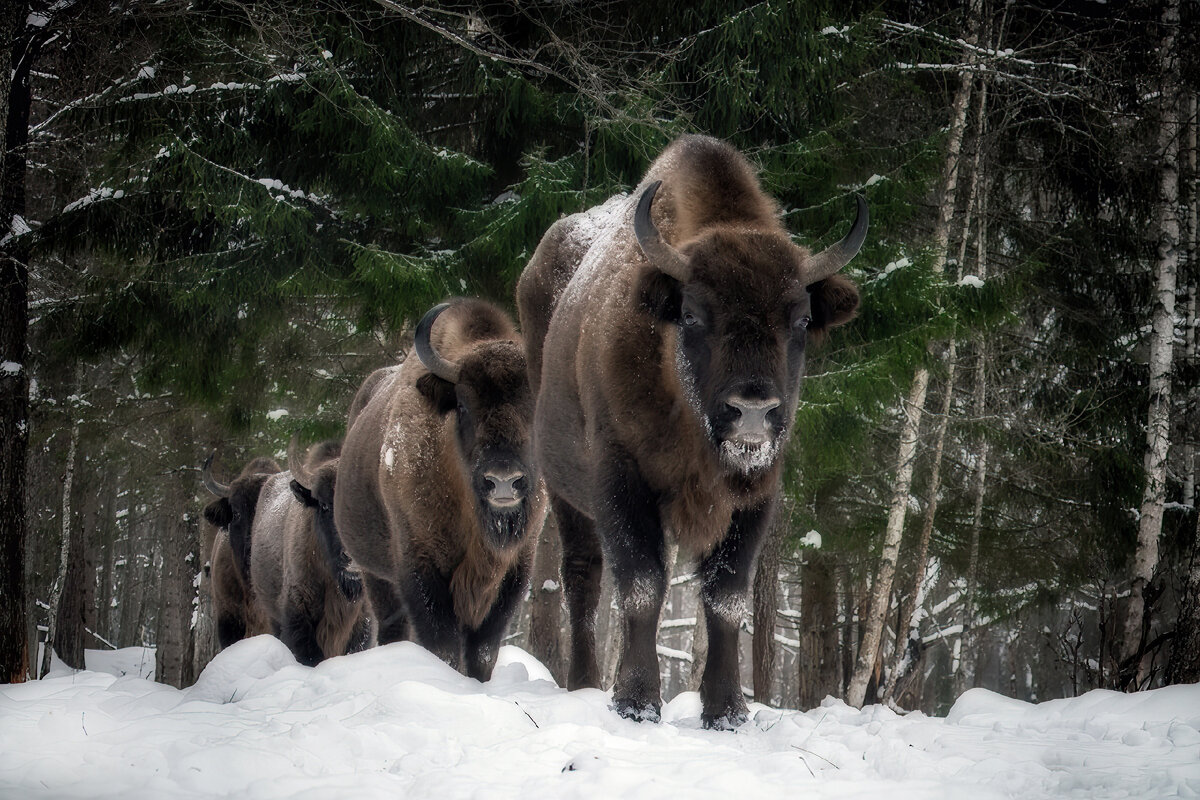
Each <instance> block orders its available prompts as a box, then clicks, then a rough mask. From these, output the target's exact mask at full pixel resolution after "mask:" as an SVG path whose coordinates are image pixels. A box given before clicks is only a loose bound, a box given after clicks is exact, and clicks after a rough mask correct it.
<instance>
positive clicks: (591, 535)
mask: <svg viewBox="0 0 1200 800" xmlns="http://www.w3.org/2000/svg"><path fill="white" fill-rule="evenodd" d="M550 502H551V504H552V505H553V506H554V515H555V517H556V518H557V519H558V530H559V535H560V537H561V538H562V580H563V591H564V593H565V595H566V599H567V614H568V615H569V616H570V622H571V669H570V672H569V673H568V675H567V688H568V689H570V690H571V691H574V690H576V689H599V688H600V666H599V664H598V663H597V661H596V606H597V605H598V604H599V602H600V578H601V577H602V576H601V571H602V570H603V568H604V558H603V556H602V555H601V553H600V540H599V539H597V538H596V531H595V526H594V525H593V524H592V521H591V520H590V519H588V518H587V517H585V516H584V515H583V514H580V513H579V512H578V511H576V510H575V509H574V507H572V506H570V505H569V504H567V503H566V501H564V500H561V499H559V498H558V497H555V496H554V495H551V497H550Z"/></svg>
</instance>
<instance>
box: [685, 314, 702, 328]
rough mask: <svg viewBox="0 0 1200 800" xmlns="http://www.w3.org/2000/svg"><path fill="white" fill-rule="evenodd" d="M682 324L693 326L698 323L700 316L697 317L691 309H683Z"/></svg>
mask: <svg viewBox="0 0 1200 800" xmlns="http://www.w3.org/2000/svg"><path fill="white" fill-rule="evenodd" d="M683 324H684V325H687V326H688V327H689V328H694V327H696V326H697V325H699V324H700V318H699V317H697V316H696V315H695V314H693V313H692V312H691V311H684V312H683Z"/></svg>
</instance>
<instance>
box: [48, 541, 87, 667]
mask: <svg viewBox="0 0 1200 800" xmlns="http://www.w3.org/2000/svg"><path fill="white" fill-rule="evenodd" d="M89 533H91V531H90V530H89V527H88V526H87V525H84V524H82V520H80V524H79V526H78V528H77V529H76V530H75V532H74V534H73V535H72V536H71V546H70V549H69V551H68V553H67V573H66V581H64V584H63V585H64V590H63V594H62V599H61V600H60V601H59V605H58V620H57V622H56V624H55V627H54V651H55V652H56V653H58V657H59V658H61V659H62V660H63V663H65V664H66V665H67V666H69V667H74V668H75V669H83V668H84V666H85V664H84V658H83V651H84V649H85V648H86V646H87V644H88V633H87V629H88V628H89V627H92V626H94V624H95V620H94V619H93V618H92V617H93V616H94V615H93V609H94V608H95V597H96V592H95V585H96V564H95V560H94V554H93V553H92V552H91V548H90V546H89V541H88V540H89V539H90V536H89Z"/></svg>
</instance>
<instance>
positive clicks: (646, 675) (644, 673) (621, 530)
mask: <svg viewBox="0 0 1200 800" xmlns="http://www.w3.org/2000/svg"><path fill="white" fill-rule="evenodd" d="M610 464H612V466H611V467H610V473H609V475H608V476H607V477H608V479H607V480H606V481H605V482H604V495H603V499H602V500H601V502H600V503H598V509H597V511H598V513H597V519H596V528H597V530H598V531H599V532H600V535H601V536H602V537H603V540H604V552H605V556H606V557H607V558H608V559H609V562H610V564H611V566H612V572H613V578H614V581H615V585H616V589H617V594H618V596H619V598H620V602H621V612H622V615H623V617H624V622H625V624H624V633H625V636H624V638H623V641H622V643H621V644H622V651H621V660H620V664H619V666H618V667H617V679H616V683H615V685H614V686H613V705H614V707H615V708H616V710H617V713H619V714H620V715H621V716H623V717H626V718H628V719H636V720H653V721H655V722H657V721H658V720H659V718H660V713H661V710H662V698H661V692H660V689H661V681H660V678H659V673H658V649H657V646H656V645H657V638H658V615H659V612H660V610H661V609H662V603H663V596H664V594H665V593H666V585H667V580H666V569H665V568H664V564H663V533H662V523H661V522H660V520H659V514H658V497H657V495H655V494H654V492H652V491H651V490H650V488H649V487H648V486H647V485H646V483H645V481H644V480H643V479H642V477H641V476H640V475H639V474H638V473H637V470H636V468H635V467H634V466H633V464H632V463H631V462H629V461H627V460H625V459H621V458H617V459H614V460H613V461H612V462H610Z"/></svg>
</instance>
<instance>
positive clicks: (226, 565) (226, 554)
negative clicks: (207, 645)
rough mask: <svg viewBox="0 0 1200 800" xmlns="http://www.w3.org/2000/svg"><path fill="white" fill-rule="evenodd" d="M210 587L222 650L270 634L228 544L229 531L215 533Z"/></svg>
mask: <svg viewBox="0 0 1200 800" xmlns="http://www.w3.org/2000/svg"><path fill="white" fill-rule="evenodd" d="M209 563H210V564H211V568H210V570H211V571H210V581H211V582H210V584H209V585H210V587H211V590H212V599H213V614H214V616H215V617H216V620H217V640H218V641H219V642H220V645H221V647H222V648H226V647H228V646H229V645H231V644H233V643H234V642H236V641H238V640H240V639H248V638H250V637H251V636H258V635H259V634H262V633H270V632H271V625H270V623H269V622H268V621H267V619H266V617H264V616H263V613H262V609H261V608H259V606H258V603H256V602H255V600H254V591H253V590H252V589H251V588H250V584H249V583H247V582H246V579H245V577H243V575H242V571H241V568H240V567H239V566H238V563H237V560H236V559H235V558H234V555H233V548H232V547H231V546H230V544H229V531H227V530H225V529H224V528H221V529H219V530H218V531H217V532H216V537H215V538H214V540H213V549H212V556H211V559H210V562H209Z"/></svg>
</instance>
